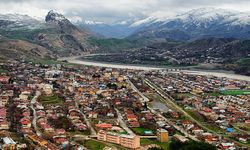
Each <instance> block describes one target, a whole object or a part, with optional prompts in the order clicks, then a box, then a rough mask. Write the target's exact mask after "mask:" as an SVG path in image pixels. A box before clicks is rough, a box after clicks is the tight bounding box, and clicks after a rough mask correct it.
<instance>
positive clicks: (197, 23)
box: [131, 8, 250, 40]
mask: <svg viewBox="0 0 250 150" xmlns="http://www.w3.org/2000/svg"><path fill="white" fill-rule="evenodd" d="M131 37H137V38H138V37H154V38H173V39H177V40H190V39H198V38H206V37H233V38H250V13H243V12H237V11H231V10H225V9H216V8H200V9H194V10H191V11H189V12H187V13H183V14H180V15H177V16H175V17H173V18H168V19H165V20H162V19H157V20H154V22H153V23H152V22H151V23H150V24H148V25H145V26H144V28H140V29H139V30H138V31H137V32H136V33H134V34H133V35H132V36H131Z"/></svg>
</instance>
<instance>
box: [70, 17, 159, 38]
mask: <svg viewBox="0 0 250 150" xmlns="http://www.w3.org/2000/svg"><path fill="white" fill-rule="evenodd" d="M153 21H155V19H154V18H152V17H149V18H139V19H138V18H133V19H129V20H121V21H117V22H115V23H111V24H105V23H104V22H98V21H82V22H76V23H75V24H76V25H77V26H79V27H81V28H89V29H90V30H92V31H93V32H95V33H98V34H100V35H103V36H105V37H108V38H125V37H127V36H129V35H131V34H133V33H134V32H135V31H136V30H138V29H140V28H142V27H144V25H149V24H150V22H153Z"/></svg>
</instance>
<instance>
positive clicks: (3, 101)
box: [0, 96, 9, 108]
mask: <svg viewBox="0 0 250 150" xmlns="http://www.w3.org/2000/svg"><path fill="white" fill-rule="evenodd" d="M8 101H9V97H8V96H0V108H1V107H5V106H6V105H7V104H8Z"/></svg>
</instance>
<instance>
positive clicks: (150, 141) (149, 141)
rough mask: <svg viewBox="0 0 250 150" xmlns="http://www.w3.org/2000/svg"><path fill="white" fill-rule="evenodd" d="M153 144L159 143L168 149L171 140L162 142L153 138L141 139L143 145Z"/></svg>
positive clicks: (165, 149)
mask: <svg viewBox="0 0 250 150" xmlns="http://www.w3.org/2000/svg"><path fill="white" fill-rule="evenodd" d="M151 144H155V145H158V146H160V147H161V148H162V149H164V150H168V149H169V144H170V142H167V143H161V142H158V141H156V140H153V139H141V145H142V146H147V145H151Z"/></svg>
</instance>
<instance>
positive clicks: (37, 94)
mask: <svg viewBox="0 0 250 150" xmlns="http://www.w3.org/2000/svg"><path fill="white" fill-rule="evenodd" d="M40 95H41V92H40V91H36V95H35V96H34V97H33V98H32V100H31V101H30V108H31V109H32V111H33V120H32V125H33V127H34V129H35V131H36V134H37V135H38V136H41V135H42V133H41V132H40V131H39V129H38V127H37V124H36V121H37V115H36V109H35V108H34V104H35V103H36V102H37V98H38V97H39V96H40Z"/></svg>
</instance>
